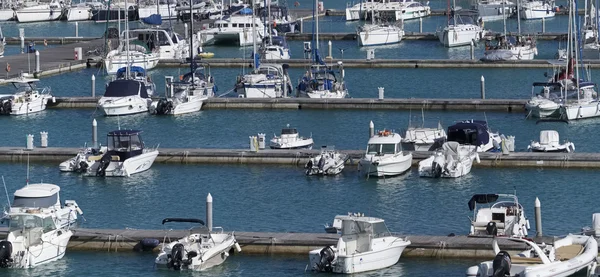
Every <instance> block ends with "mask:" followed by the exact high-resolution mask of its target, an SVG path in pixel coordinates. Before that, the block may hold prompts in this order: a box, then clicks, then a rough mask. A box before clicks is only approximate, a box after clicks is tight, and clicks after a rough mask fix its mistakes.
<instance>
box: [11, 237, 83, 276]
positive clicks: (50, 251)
mask: <svg viewBox="0 0 600 277" xmlns="http://www.w3.org/2000/svg"><path fill="white" fill-rule="evenodd" d="M59 232H60V235H59ZM72 235H73V232H72V231H70V230H56V231H53V232H50V233H45V234H42V235H41V236H42V241H41V242H39V244H35V245H29V247H28V248H25V247H24V242H23V239H24V237H22V236H19V237H17V238H15V237H14V236H12V234H11V235H9V238H11V237H12V238H13V239H8V241H9V242H11V243H12V247H13V257H12V258H13V261H14V262H13V264H12V266H11V267H13V268H33V267H36V266H39V265H43V264H47V263H50V262H54V261H57V260H59V259H62V258H63V257H64V256H65V252H66V251H67V244H68V243H69V240H70V239H71V236H72ZM19 252H20V253H23V256H18V255H19V254H18V253H19Z"/></svg>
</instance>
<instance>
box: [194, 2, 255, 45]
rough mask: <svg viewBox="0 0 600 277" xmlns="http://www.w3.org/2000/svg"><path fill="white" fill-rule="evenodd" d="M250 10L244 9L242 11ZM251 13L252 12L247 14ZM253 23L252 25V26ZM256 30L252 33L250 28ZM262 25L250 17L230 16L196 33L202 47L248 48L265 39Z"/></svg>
mask: <svg viewBox="0 0 600 277" xmlns="http://www.w3.org/2000/svg"><path fill="white" fill-rule="evenodd" d="M246 9H248V10H250V9H249V8H245V9H243V10H242V11H244V10H246ZM248 13H249V14H251V13H252V10H250V11H249V12H248ZM253 22H254V24H253ZM253 25H254V26H256V30H255V31H252V26H253ZM264 29H265V27H264V25H263V23H262V21H261V20H260V18H255V17H253V16H251V15H231V16H224V17H223V18H222V19H219V20H217V21H215V23H214V24H211V26H210V28H208V29H204V30H201V31H199V32H198V37H199V40H200V43H201V44H202V45H213V44H226V45H236V46H249V45H252V43H253V42H254V41H256V42H260V41H262V39H263V38H264V37H265V33H264Z"/></svg>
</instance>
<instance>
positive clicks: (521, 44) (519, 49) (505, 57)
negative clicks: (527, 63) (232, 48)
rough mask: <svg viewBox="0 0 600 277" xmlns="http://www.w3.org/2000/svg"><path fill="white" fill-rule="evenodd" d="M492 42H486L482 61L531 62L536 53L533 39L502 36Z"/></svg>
mask: <svg viewBox="0 0 600 277" xmlns="http://www.w3.org/2000/svg"><path fill="white" fill-rule="evenodd" d="M494 41H495V42H494ZM494 41H492V40H486V42H485V52H484V54H483V57H482V58H481V60H482V61H512V60H533V58H534V57H535V56H536V55H537V52H538V51H537V47H536V41H535V39H534V38H530V37H523V36H504V35H502V36H498V37H497V38H496V39H495V40H494Z"/></svg>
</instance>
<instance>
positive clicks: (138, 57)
mask: <svg viewBox="0 0 600 277" xmlns="http://www.w3.org/2000/svg"><path fill="white" fill-rule="evenodd" d="M125 47H126V46H124V45H123V46H119V49H114V50H110V51H109V52H108V54H106V58H104V68H105V69H106V73H107V74H111V75H114V74H117V71H118V70H119V69H121V68H123V67H126V66H128V65H131V66H136V67H140V68H144V69H145V70H151V69H153V68H155V67H156V66H157V65H158V60H159V54H158V53H157V52H153V51H149V50H148V49H146V48H145V47H144V46H142V45H131V46H130V49H129V51H127V50H126V49H125Z"/></svg>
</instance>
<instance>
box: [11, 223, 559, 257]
mask: <svg viewBox="0 0 600 277" xmlns="http://www.w3.org/2000/svg"><path fill="white" fill-rule="evenodd" d="M6 233H7V229H6V228H0V238H4V237H5V236H6ZM188 234H190V233H189V231H188V230H173V231H170V232H168V234H167V232H166V230H137V229H126V230H121V229H87V228H75V229H74V235H73V237H71V240H70V241H69V245H68V249H69V251H74V250H95V251H106V252H120V251H133V250H138V249H139V248H140V245H139V243H140V241H141V240H143V239H146V238H150V239H157V240H159V241H160V242H163V239H164V238H165V235H166V241H167V242H168V241H173V240H177V239H179V238H182V237H184V236H186V235H188ZM234 234H235V237H236V240H237V241H238V243H239V244H240V245H241V246H242V252H241V253H242V254H262V255H272V254H289V255H308V251H310V250H313V249H317V248H321V247H325V246H329V245H335V244H336V243H337V240H338V238H339V235H336V234H326V233H268V232H266V233H265V232H238V231H236V232H235V233H234ZM400 236H402V237H406V238H408V239H409V240H410V241H411V245H410V246H408V247H407V248H406V250H404V252H403V253H402V257H413V258H423V257H431V258H433V257H436V258H478V259H480V258H490V259H492V258H493V257H494V256H495V254H494V252H493V250H492V241H493V240H492V238H491V237H468V236H454V235H451V236H423V235H400ZM536 241H544V242H546V243H552V242H553V241H554V238H553V237H543V238H538V239H536ZM498 244H499V246H500V249H502V250H506V251H508V252H509V253H511V254H516V253H518V252H521V251H523V250H526V247H525V246H526V245H525V244H523V243H518V242H514V241H511V240H507V239H505V238H498ZM153 250H154V251H158V250H160V246H159V247H156V248H154V249H153Z"/></svg>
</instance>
